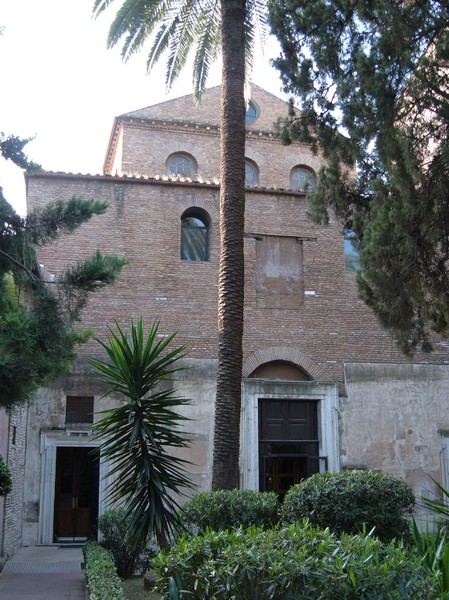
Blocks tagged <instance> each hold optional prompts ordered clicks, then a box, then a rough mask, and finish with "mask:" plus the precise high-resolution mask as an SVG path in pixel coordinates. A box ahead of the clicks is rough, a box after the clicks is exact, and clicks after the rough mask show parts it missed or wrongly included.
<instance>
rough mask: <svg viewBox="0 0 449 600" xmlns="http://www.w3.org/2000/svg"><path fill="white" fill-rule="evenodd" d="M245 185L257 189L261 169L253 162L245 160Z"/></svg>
mask: <svg viewBox="0 0 449 600" xmlns="http://www.w3.org/2000/svg"><path fill="white" fill-rule="evenodd" d="M245 185H246V187H255V186H256V185H259V169H258V168H257V165H256V163H255V162H253V161H252V160H248V159H245Z"/></svg>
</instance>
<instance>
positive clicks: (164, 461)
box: [89, 319, 192, 548]
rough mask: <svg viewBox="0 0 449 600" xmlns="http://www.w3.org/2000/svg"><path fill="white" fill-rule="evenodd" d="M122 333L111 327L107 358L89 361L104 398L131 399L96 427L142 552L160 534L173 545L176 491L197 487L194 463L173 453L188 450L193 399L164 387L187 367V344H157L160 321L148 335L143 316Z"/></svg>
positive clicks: (113, 496)
mask: <svg viewBox="0 0 449 600" xmlns="http://www.w3.org/2000/svg"><path fill="white" fill-rule="evenodd" d="M117 330H118V332H117V333H115V332H114V331H112V330H110V334H109V337H108V341H107V343H105V342H101V341H100V340H98V341H99V343H100V344H101V346H102V347H103V349H104V350H105V352H106V354H107V357H108V360H106V361H103V360H98V359H95V358H91V359H90V360H89V362H90V364H91V365H92V366H93V367H94V368H95V369H96V371H97V373H98V374H99V376H100V379H101V381H102V382H103V383H104V384H105V385H106V393H105V394H104V395H105V396H106V395H109V394H111V393H116V394H119V395H120V396H121V397H122V398H123V399H124V400H125V402H124V403H123V404H122V405H121V406H119V407H118V408H113V409H109V410H105V411H103V412H102V413H100V414H101V415H102V418H101V419H100V420H99V421H97V422H96V423H95V424H94V429H93V431H94V437H95V439H99V440H100V445H99V447H98V451H99V452H100V454H101V456H102V458H104V459H106V461H107V463H106V464H107V466H108V467H109V471H108V473H107V475H108V476H114V481H113V484H112V485H111V486H110V488H109V490H108V500H109V501H110V502H111V503H115V502H119V503H121V502H123V501H124V507H125V509H126V521H127V524H128V526H129V534H130V540H131V542H132V543H133V544H134V545H135V546H136V547H138V548H143V547H144V545H145V542H146V541H147V539H148V536H149V535H150V534H154V535H156V537H157V539H158V541H159V544H160V546H161V547H162V548H167V547H168V545H169V544H168V537H169V534H170V533H174V532H176V530H177V529H178V527H179V525H180V521H179V517H178V508H179V507H178V504H177V503H176V501H175V500H174V499H173V497H172V493H173V492H174V493H175V494H178V495H179V494H183V493H184V490H185V489H186V488H189V487H192V485H191V483H190V481H189V479H188V478H187V475H186V473H185V465H186V464H187V462H186V461H185V460H183V459H182V458H179V457H176V456H172V455H170V454H169V449H170V448H184V447H186V446H187V440H186V434H185V433H184V432H182V431H181V430H180V427H179V426H180V422H182V421H185V420H186V417H183V416H182V415H180V414H179V413H178V412H177V408H178V407H179V406H183V405H185V404H188V402H189V400H187V399H185V398H178V397H176V396H175V391H174V390H173V389H170V388H169V389H163V387H161V386H160V384H161V383H163V382H164V381H173V374H174V373H176V372H177V371H180V370H181V369H183V367H181V366H178V365H177V361H178V360H179V359H180V358H182V357H183V356H184V354H185V347H184V346H178V347H176V348H174V349H168V348H167V347H168V345H169V344H170V342H171V341H172V340H173V338H174V335H170V336H168V337H165V338H164V339H162V340H160V341H157V331H158V325H157V323H153V324H152V325H151V327H150V329H149V331H148V334H147V336H145V334H144V326H143V322H142V320H141V319H139V320H138V321H137V323H136V324H131V328H130V333H129V335H126V334H125V333H124V332H123V331H122V330H121V329H120V327H118V326H117Z"/></svg>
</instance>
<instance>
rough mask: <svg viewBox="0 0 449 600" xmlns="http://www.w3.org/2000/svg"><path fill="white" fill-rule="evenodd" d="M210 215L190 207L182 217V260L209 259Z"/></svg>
mask: <svg viewBox="0 0 449 600" xmlns="http://www.w3.org/2000/svg"><path fill="white" fill-rule="evenodd" d="M209 224H210V219H209V215H208V214H207V213H205V212H204V211H201V210H196V209H189V210H187V211H186V212H185V213H184V214H183V215H182V217H181V260H192V261H207V260H209Z"/></svg>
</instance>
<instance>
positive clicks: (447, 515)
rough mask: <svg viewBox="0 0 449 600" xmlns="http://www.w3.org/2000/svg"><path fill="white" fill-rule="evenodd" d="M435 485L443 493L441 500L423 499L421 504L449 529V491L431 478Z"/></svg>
mask: <svg viewBox="0 0 449 600" xmlns="http://www.w3.org/2000/svg"><path fill="white" fill-rule="evenodd" d="M431 479H432V481H433V482H434V484H435V485H436V486H437V488H438V489H439V490H440V492H441V499H440V500H432V499H431V498H424V497H423V498H421V504H422V505H423V506H425V507H426V508H428V509H429V510H430V511H431V512H432V513H433V514H434V515H435V516H436V517H438V519H439V520H440V521H441V522H442V524H443V525H445V526H446V527H449V489H447V488H445V487H444V485H442V484H441V483H439V482H438V481H435V479H433V478H431Z"/></svg>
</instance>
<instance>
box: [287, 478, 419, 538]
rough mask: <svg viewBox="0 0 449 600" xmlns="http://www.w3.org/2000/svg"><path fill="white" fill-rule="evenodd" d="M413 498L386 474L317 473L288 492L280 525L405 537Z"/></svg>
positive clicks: (383, 536) (397, 481) (398, 482)
mask: <svg viewBox="0 0 449 600" xmlns="http://www.w3.org/2000/svg"><path fill="white" fill-rule="evenodd" d="M414 503H415V496H414V494H413V491H412V490H411V488H410V487H409V486H408V485H407V483H406V482H405V481H404V480H402V479H400V478H399V477H395V476H394V475H391V474H389V473H379V472H375V471H356V470H353V471H341V472H339V473H317V474H315V475H312V477H309V478H308V479H306V480H304V481H303V482H301V483H299V484H297V485H295V486H293V487H292V488H290V490H289V491H288V492H287V494H286V496H285V499H284V503H283V506H282V509H281V520H282V522H283V523H294V522H295V521H298V520H301V519H303V518H308V519H310V521H311V522H312V523H314V524H316V525H318V526H319V527H329V528H330V529H331V530H332V531H334V532H335V533H337V534H340V533H343V532H345V533H358V532H360V531H362V530H363V528H365V529H366V530H368V531H369V530H370V529H372V528H375V535H376V536H377V537H379V538H380V539H381V540H383V541H390V540H392V539H393V538H404V537H406V536H407V535H408V531H409V522H408V516H409V515H410V513H411V509H412V507H413V505H414Z"/></svg>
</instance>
